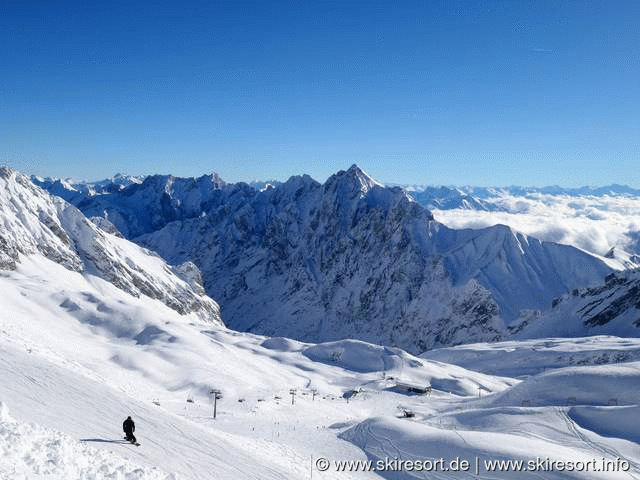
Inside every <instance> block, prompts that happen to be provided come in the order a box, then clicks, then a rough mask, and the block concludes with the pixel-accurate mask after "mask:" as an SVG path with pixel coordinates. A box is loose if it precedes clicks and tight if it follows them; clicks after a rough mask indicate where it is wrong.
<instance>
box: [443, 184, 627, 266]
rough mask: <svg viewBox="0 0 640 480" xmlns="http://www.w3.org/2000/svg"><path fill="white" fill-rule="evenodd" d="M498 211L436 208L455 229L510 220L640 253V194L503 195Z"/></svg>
mask: <svg viewBox="0 0 640 480" xmlns="http://www.w3.org/2000/svg"><path fill="white" fill-rule="evenodd" d="M489 202H491V203H494V204H496V206H499V207H500V209H501V210H504V211H497V212H487V211H477V210H465V209H453V210H433V214H434V216H435V218H436V219H437V220H438V221H440V222H442V223H444V224H445V225H448V226H450V227H454V228H465V227H467V228H482V227H487V226H490V225H496V224H499V223H501V224H505V225H509V226H510V227H512V228H514V229H515V230H518V231H520V232H522V233H525V234H527V235H532V236H534V237H538V238H540V239H541V240H548V241H552V242H556V243H563V244H567V245H573V246H576V247H578V248H582V249H584V250H587V251H589V252H592V253H596V254H598V255H604V254H605V253H607V251H609V250H610V249H611V248H612V247H619V248H622V249H623V250H626V251H629V252H634V253H640V234H639V232H640V198H637V197H625V196H606V195H605V196H597V197H596V196H568V195H562V196H561V195H544V194H536V195H529V196H527V197H520V196H512V195H503V196H499V197H496V198H493V199H490V200H489Z"/></svg>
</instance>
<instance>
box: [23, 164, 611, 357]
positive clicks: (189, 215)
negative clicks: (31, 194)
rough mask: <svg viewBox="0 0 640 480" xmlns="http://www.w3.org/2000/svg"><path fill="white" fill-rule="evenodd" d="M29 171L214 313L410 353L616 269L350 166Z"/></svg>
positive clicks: (234, 322)
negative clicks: (202, 296) (155, 261)
mask: <svg viewBox="0 0 640 480" xmlns="http://www.w3.org/2000/svg"><path fill="white" fill-rule="evenodd" d="M33 180H34V182H36V183H38V184H40V185H41V186H43V187H44V188H47V189H48V190H49V191H51V192H52V193H55V194H56V195H60V196H62V197H63V198H65V199H67V200H68V201H69V202H71V203H73V204H74V205H76V206H77V207H78V208H79V209H80V210H82V211H83V212H84V213H85V215H87V216H88V217H95V221H96V222H98V220H97V218H100V221H99V225H101V226H102V227H103V228H106V229H110V230H111V231H119V232H120V233H121V234H122V235H123V236H124V237H126V238H128V239H130V240H132V241H134V242H136V243H138V244H140V245H142V246H145V247H147V248H150V249H152V250H154V251H156V252H158V253H159V254H160V255H161V256H162V257H163V258H164V259H166V260H167V261H168V262H169V263H170V264H173V265H178V264H182V263H183V262H186V261H192V262H193V263H195V264H196V265H197V266H198V267H199V268H200V269H201V271H202V276H203V280H204V287H205V289H206V291H207V293H208V294H209V295H210V296H211V297H212V298H215V299H216V300H217V301H218V302H219V303H220V305H221V308H222V315H223V318H224V321H225V323H227V324H228V325H229V326H231V327H232V328H235V329H238V330H244V331H252V332H257V333H262V334H267V335H280V336H288V337H292V338H296V339H301V340H308V341H328V340H335V339H339V338H358V339H363V340H367V341H373V342H376V343H382V344H397V345H399V346H402V347H404V348H406V349H408V350H410V351H413V352H418V351H422V350H425V349H427V348H431V347H433V346H438V345H450V344H456V343H463V342H469V341H480V340H495V339H498V338H502V337H503V336H504V335H506V334H508V329H507V327H508V326H513V325H519V324H520V323H521V322H522V321H523V318H525V317H526V318H528V317H527V315H529V313H528V312H531V311H544V310H547V309H549V308H551V305H552V302H553V300H554V299H556V298H558V297H560V296H561V295H563V294H565V293H569V292H571V291H572V290H574V289H576V288H584V287H593V286H595V285H598V284H599V283H601V282H602V281H603V279H604V277H605V276H606V275H609V274H610V273H612V272H613V271H614V270H615V269H616V268H618V269H619V268H622V264H621V263H620V262H618V261H617V260H615V259H606V258H602V257H597V256H593V255H590V254H588V253H586V252H583V251H581V250H579V249H576V248H573V247H571V246H567V245H558V244H555V243H551V242H541V241H539V240H537V239H536V238H533V237H530V236H526V235H523V234H521V233H518V232H516V231H513V230H512V229H510V228H509V227H506V226H504V225H496V226H493V227H488V228H483V229H451V228H447V227H446V226H444V225H442V224H441V223H439V222H437V221H435V220H434V218H433V215H432V214H431V212H430V211H429V210H428V209H427V208H424V207H423V206H421V205H420V204H419V203H418V202H416V201H415V200H414V198H413V197H412V195H410V194H409V193H408V192H407V190H405V189H403V188H400V187H386V186H384V185H382V184H380V183H378V182H376V181H375V180H373V179H371V178H370V177H369V176H368V175H366V173H364V172H363V171H362V170H361V169H359V168H358V167H357V166H355V165H354V166H352V167H351V168H350V169H348V170H347V171H341V172H338V173H336V174H335V175H333V176H331V177H330V178H329V179H328V180H327V181H326V182H325V183H324V184H320V183H318V182H316V181H315V180H313V179H311V178H310V177H308V176H301V177H292V178H291V179H289V180H288V181H287V182H285V183H281V184H275V185H273V184H270V185H266V184H262V185H257V186H256V187H257V188H256V187H254V186H251V185H248V184H244V183H238V184H226V183H225V182H223V181H222V180H221V179H220V178H219V177H217V176H214V175H208V176H203V177H199V178H196V179H194V178H176V177H173V176H168V175H163V176H160V175H156V176H149V177H145V178H144V179H140V178H132V179H131V180H130V181H125V180H124V179H123V177H119V179H118V181H117V182H113V184H112V185H111V186H110V185H109V182H106V183H101V184H100V185H101V187H100V188H99V189H98V188H96V187H95V186H92V187H91V188H88V187H87V186H86V185H85V186H84V187H83V186H81V185H80V184H70V183H68V182H62V181H59V180H51V179H49V180H44V179H38V178H34V179H33ZM94 185H95V184H94ZM412 194H413V195H415V192H413V193H412ZM441 197H442V196H441ZM523 315H524V317H523Z"/></svg>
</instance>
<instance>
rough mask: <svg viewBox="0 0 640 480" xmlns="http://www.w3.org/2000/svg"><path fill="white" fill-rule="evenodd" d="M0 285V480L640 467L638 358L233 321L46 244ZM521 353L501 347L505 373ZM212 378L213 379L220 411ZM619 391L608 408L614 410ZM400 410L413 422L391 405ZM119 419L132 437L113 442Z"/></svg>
mask: <svg viewBox="0 0 640 480" xmlns="http://www.w3.org/2000/svg"><path fill="white" fill-rule="evenodd" d="M0 291H2V292H3V295H2V297H1V299H0V302H1V307H2V308H1V309H0V401H2V402H4V403H5V405H6V406H8V408H9V409H10V416H9V414H7V412H6V407H5V408H4V409H0V410H1V411H2V412H4V413H2V415H1V418H0V420H1V421H0V432H1V435H0V454H1V455H2V458H1V459H0V478H2V479H3V480H4V479H7V480H8V479H10V478H29V479H31V478H36V479H39V478H65V479H74V478H78V479H80V478H87V479H93V478H96V479H99V478H126V479H129V478H133V479H144V480H147V479H169V480H174V479H175V480H180V479H207V478H212V479H214V478H215V479H221V480H227V479H229V480H231V479H233V480H237V479H306V478H310V476H311V475H313V478H315V479H322V478H327V479H335V478H345V479H349V478H358V479H360V478H381V477H382V478H402V479H405V478H406V479H411V478H467V477H468V478H471V477H472V476H471V475H468V476H467V477H465V476H464V475H463V476H460V475H457V476H453V474H451V473H446V474H445V473H442V472H441V473H439V474H433V473H432V472H429V473H426V472H408V471H406V472H388V471H385V472H366V473H365V472H337V471H336V470H335V469H334V468H331V469H330V470H329V471H327V472H321V471H319V470H318V469H317V467H314V465H315V464H314V463H313V462H314V459H318V458H320V457H322V458H327V459H329V460H330V461H332V462H333V461H341V460H359V461H366V460H375V459H383V458H385V457H389V458H391V459H393V458H396V457H397V458H402V459H405V460H410V459H414V460H415V459H436V458H438V457H443V458H446V459H453V458H455V457H456V456H459V457H461V458H465V459H467V460H469V461H474V460H475V458H476V457H478V458H479V460H480V461H484V460H488V459H513V460H519V459H523V460H526V459H531V458H532V457H536V456H540V457H545V458H546V457H549V458H552V459H556V460H564V461H583V460H584V461H587V460H590V459H592V458H596V459H600V458H603V457H606V458H607V459H609V458H613V459H615V458H616V457H620V458H623V459H625V460H626V461H629V462H630V470H629V472H615V473H611V472H609V473H606V474H605V473H598V474H596V475H594V474H592V473H591V472H587V473H585V472H573V473H572V474H571V475H569V474H567V473H566V472H564V474H560V473H558V472H555V473H552V474H549V475H547V474H545V475H544V478H584V479H587V478H640V474H639V473H638V472H639V470H638V462H640V449H639V448H638V446H637V444H636V443H634V442H635V440H636V439H637V438H639V437H640V428H638V427H637V422H636V423H633V424H629V423H628V421H629V419H630V418H631V416H632V415H633V414H634V413H635V412H636V410H637V408H638V403H640V402H639V400H640V398H638V394H637V392H638V391H640V382H639V379H640V367H638V366H637V364H636V363H628V364H627V363H619V364H615V365H602V366H596V367H566V368H560V369H556V367H565V365H566V362H562V361H558V362H557V363H556V364H553V362H551V365H549V368H547V369H546V371H545V372H543V373H541V374H537V375H533V376H530V377H526V375H525V376H523V375H520V377H521V378H520V379H516V378H508V377H506V376H495V375H491V374H483V373H478V372H474V371H471V370H467V369H465V368H462V367H460V366H455V365H452V364H450V363H442V362H440V361H435V360H429V359H426V358H417V357H415V356H412V355H410V354H408V353H406V352H404V351H402V350H400V349H398V348H392V347H384V346H378V345H373V344H369V343H366V342H362V341H355V340H343V341H337V342H329V343H325V344H308V343H304V342H299V341H294V340H290V339H286V338H277V337H274V338H269V337H262V336H257V335H251V334H247V333H238V332H233V331H231V330H228V329H226V328H225V327H224V326H222V325H220V324H205V323H202V322H201V321H200V320H199V319H198V317H197V315H195V314H190V315H180V314H178V313H177V312H175V311H174V310H172V309H170V308H168V307H167V306H166V305H164V304H163V303H162V302H160V301H158V300H154V299H151V298H148V297H145V296H141V297H138V298H136V297H133V296H131V295H130V294H128V293H127V292H124V291H123V290H121V289H118V288H116V287H115V286H114V285H112V284H111V283H109V282H106V281H105V280H102V279H100V278H98V277H92V276H89V275H86V274H85V275H83V274H81V273H80V272H74V271H71V270H68V269H66V268H64V267H62V266H61V265H58V264H56V263H54V262H52V261H51V260H49V259H47V258H45V257H43V256H42V255H40V254H34V255H30V256H24V257H21V259H20V262H19V263H18V264H17V266H16V269H15V270H13V271H5V272H2V273H1V275H0ZM548 341H549V342H552V341H554V342H556V344H561V343H563V342H567V347H566V348H565V349H569V348H573V349H575V350H576V352H580V351H581V350H585V351H586V350H589V349H590V348H591V349H595V348H596V346H597V345H598V344H600V348H601V349H602V350H607V351H611V352H615V351H616V349H622V350H625V349H627V350H628V349H631V350H633V348H634V347H633V346H629V342H631V343H633V341H627V340H624V339H616V338H613V337H606V338H601V339H597V338H596V339H592V340H591V345H588V344H587V345H581V344H580V343H579V342H577V341H574V343H573V344H572V346H571V347H569V346H568V345H570V343H569V342H572V341H571V340H562V339H556V340H548ZM540 342H542V341H540ZM636 343H637V342H636ZM511 345H512V346H513V348H516V349H517V348H518V345H519V343H518V342H513V343H512V344H511ZM523 345H526V344H523ZM481 348H483V347H482V346H480V345H479V346H478V347H477V349H478V350H480V349H481ZM484 348H487V349H489V348H490V346H485V347H484ZM504 348H507V347H504ZM508 348H511V347H508ZM548 348H552V347H551V346H549V347H548ZM530 350H531V349H530ZM534 354H535V352H534V353H532V355H534ZM449 360H450V361H454V360H455V358H454V357H452V358H450V359H449ZM522 361H523V359H522V358H510V357H509V356H508V355H505V357H504V363H505V364H508V363H512V370H515V369H516V367H515V365H516V364H518V363H520V362H522ZM612 361H613V359H612ZM463 363H464V362H463ZM471 363H472V362H469V364H471ZM480 363H482V362H480ZM585 368H586V370H585ZM508 370H509V368H507V367H506V366H505V369H504V371H508ZM525 377H526V378H525ZM406 385H413V386H416V387H424V386H427V385H431V386H432V387H433V392H432V394H431V395H430V396H422V395H415V394H411V393H410V392H407V391H406V389H405V387H403V386H406ZM594 385H598V388H597V389H594V387H593V386H594ZM211 389H219V390H220V391H221V392H222V398H221V399H220V400H218V402H217V419H216V420H215V421H214V420H213V419H212V418H211V417H212V410H213V406H212V404H211V396H210V394H209V392H210V391H211ZM290 389H295V397H294V398H293V400H294V402H295V403H294V404H293V405H292V402H291V400H292V397H291V394H290ZM314 392H315V394H314ZM479 393H480V394H481V396H482V398H480V399H478V398H477V397H478V394H479ZM614 395H615V396H617V398H618V401H619V405H618V406H615V405H614V406H610V405H609V403H610V400H611V398H614ZM347 397H348V398H347ZM569 397H575V400H573V401H571V402H570V403H571V404H570V405H567V399H568V398H569ZM527 399H530V406H522V403H523V401H524V400H527ZM634 409H636V410H634ZM407 411H409V412H413V414H414V417H413V418H400V417H402V416H403V414H404V413H403V412H407ZM127 415H131V416H132V417H133V418H134V420H135V421H136V424H137V428H136V435H137V437H138V440H139V441H140V443H141V445H140V447H135V446H132V445H129V444H127V443H124V442H122V432H121V424H122V420H123V419H124V418H125V417H126V416H127ZM12 419H15V421H13V420H12ZM523 425H526V427H523ZM312 470H313V473H312ZM43 475H44V476H43ZM475 478H485V479H488V478H522V477H521V474H518V473H500V474H495V473H494V474H491V475H490V474H488V473H486V472H485V474H483V475H481V476H480V477H475ZM534 478H535V477H534Z"/></svg>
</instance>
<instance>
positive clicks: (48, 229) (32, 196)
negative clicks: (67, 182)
mask: <svg viewBox="0 0 640 480" xmlns="http://www.w3.org/2000/svg"><path fill="white" fill-rule="evenodd" d="M0 219H1V221H2V224H3V228H2V230H1V231H0V268H5V269H7V268H10V269H14V268H16V267H17V264H18V263H19V262H20V256H21V255H32V254H36V253H40V254H42V255H44V256H45V257H47V258H48V259H50V260H53V261H54V262H56V263H59V264H61V265H63V266H64V267H66V268H68V269H70V270H74V271H77V272H84V273H87V274H93V275H96V276H99V277H101V278H103V279H105V280H107V281H108V282H110V283H112V284H114V285H115V286H117V287H118V288H120V289H122V290H124V291H126V292H128V293H129V294H131V295H134V296H140V295H146V296H148V297H151V298H154V299H157V300H161V301H162V302H163V303H165V304H166V305H167V306H169V307H170V308H172V309H174V310H176V311H178V312H179V313H182V314H184V313H190V312H196V313H197V314H198V315H199V316H200V317H201V318H202V319H205V320H208V321H213V322H220V321H221V320H220V315H219V307H218V305H217V304H216V303H215V302H214V301H213V300H211V299H210V298H208V297H207V296H206V295H204V294H203V292H202V290H201V288H200V290H199V291H196V290H194V289H193V288H192V287H191V286H190V284H189V281H185V280H182V279H181V278H180V277H179V276H178V275H176V274H175V273H174V272H173V271H172V270H171V268H170V267H169V266H168V265H167V264H166V263H165V262H164V261H163V260H162V259H161V258H160V257H158V256H157V255H156V254H153V253H151V252H149V251H146V250H144V249H142V248H140V247H138V246H137V245H134V244H132V243H131V242H129V241H128V240H125V239H123V238H118V237H117V236H114V235H111V234H109V233H107V232H106V231H105V230H103V229H101V228H98V227H97V226H96V225H95V224H94V223H92V222H91V221H89V220H88V219H87V218H86V217H85V216H84V215H83V214H82V212H80V210H78V209H77V208H76V207H74V206H73V205H70V204H69V203H67V202H66V201H64V200H62V199H61V198H59V197H54V196H52V195H50V194H48V193H47V192H46V191H44V190H42V189H40V188H39V187H36V186H35V185H33V184H32V183H31V182H30V181H29V179H28V178H27V177H25V176H23V175H21V174H20V173H18V172H16V171H15V170H11V169H7V168H3V169H0ZM193 268H195V266H193ZM191 276H192V277H197V274H196V273H195V272H192V274H191Z"/></svg>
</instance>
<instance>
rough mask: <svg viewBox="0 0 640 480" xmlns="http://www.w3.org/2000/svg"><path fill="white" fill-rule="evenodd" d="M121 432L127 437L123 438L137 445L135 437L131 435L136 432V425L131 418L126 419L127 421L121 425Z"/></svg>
mask: <svg viewBox="0 0 640 480" xmlns="http://www.w3.org/2000/svg"><path fill="white" fill-rule="evenodd" d="M122 430H124V433H126V434H127V436H126V437H125V438H126V439H127V440H129V441H130V442H131V443H137V441H136V437H135V436H134V435H133V432H135V430H136V424H135V423H133V420H131V417H127V419H126V420H125V421H124V422H123V423H122Z"/></svg>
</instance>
